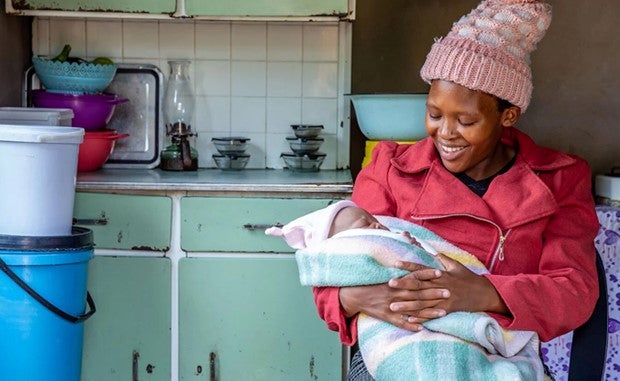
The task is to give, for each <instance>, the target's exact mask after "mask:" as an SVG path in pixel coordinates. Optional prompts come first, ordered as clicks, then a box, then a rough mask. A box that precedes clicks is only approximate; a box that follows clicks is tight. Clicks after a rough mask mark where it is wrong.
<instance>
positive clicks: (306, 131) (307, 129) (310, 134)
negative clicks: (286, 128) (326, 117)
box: [291, 124, 323, 138]
mask: <svg viewBox="0 0 620 381" xmlns="http://www.w3.org/2000/svg"><path fill="white" fill-rule="evenodd" d="M291 128H292V129H293V132H294V133H295V136H297V137H298V138H316V137H317V136H319V135H320V134H321V131H323V126H322V125H320V124H291Z"/></svg>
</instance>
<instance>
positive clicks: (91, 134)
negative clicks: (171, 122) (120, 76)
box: [31, 57, 128, 172]
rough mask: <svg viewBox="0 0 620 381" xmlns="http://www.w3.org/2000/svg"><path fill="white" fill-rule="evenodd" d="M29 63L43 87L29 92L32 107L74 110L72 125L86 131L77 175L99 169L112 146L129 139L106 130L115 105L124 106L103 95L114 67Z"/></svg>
mask: <svg viewBox="0 0 620 381" xmlns="http://www.w3.org/2000/svg"><path fill="white" fill-rule="evenodd" d="M32 63H33V67H34V70H35V73H36V74H37V77H38V78H39V81H40V82H41V84H42V85H43V87H44V89H41V90H33V91H32V93H31V98H32V104H33V105H34V106H35V107H41V108H61V109H71V110H73V121H72V125H73V126H74V127H81V128H83V129H84V130H85V134H84V142H83V143H82V144H81V145H80V149H79V155H78V171H80V172H83V171H92V170H96V169H99V168H101V166H103V164H104V163H105V161H106V160H107V159H108V158H109V157H110V154H111V153H112V150H113V149H114V142H115V141H116V140H118V139H121V138H124V137H126V136H128V135H127V134H121V135H119V134H117V133H116V131H114V130H107V129H106V126H107V124H108V123H109V122H110V119H111V118H112V115H113V114H114V109H115V107H116V105H118V104H120V103H124V102H127V99H124V98H120V97H118V96H117V95H116V94H109V93H104V92H103V91H104V90H105V89H106V88H107V87H108V85H109V84H110V82H112V80H113V79H114V75H115V74H116V68H117V66H116V65H115V64H111V63H106V64H99V63H93V62H86V61H83V60H80V61H78V62H76V61H69V60H65V61H59V60H57V59H50V58H44V57H33V59H32Z"/></svg>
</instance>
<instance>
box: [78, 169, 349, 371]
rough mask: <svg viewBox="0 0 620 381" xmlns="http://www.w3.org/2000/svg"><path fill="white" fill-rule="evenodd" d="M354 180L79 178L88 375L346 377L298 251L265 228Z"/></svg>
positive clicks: (260, 174)
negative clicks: (88, 237) (88, 249)
mask: <svg viewBox="0 0 620 381" xmlns="http://www.w3.org/2000/svg"><path fill="white" fill-rule="evenodd" d="M351 188H352V184H351V177H350V174H349V173H348V172H345V171H322V172H318V173H309V174H303V173H302V174H294V175H291V174H290V173H288V172H284V171H274V170H248V171H239V172H238V173H237V172H235V173H223V174H222V172H219V171H215V170H198V171H196V172H192V173H187V174H184V173H176V172H165V171H160V170H150V171H144V170H135V169H124V170H122V169H102V170H100V171H95V172H88V173H83V174H79V175H78V181H77V190H78V192H77V194H76V202H75V206H74V216H75V217H76V219H77V220H78V221H77V222H78V225H80V226H87V227H89V228H91V229H92V230H93V233H94V240H95V258H94V259H93V260H92V261H91V262H90V263H89V286H88V287H89V291H90V293H91V295H92V296H93V299H94V301H95V303H96V305H97V312H96V313H95V314H94V315H93V316H92V317H91V318H90V319H89V320H87V321H86V322H85V325H84V327H85V333H84V334H85V338H84V354H83V372H82V379H83V380H88V381H104V380H105V381H117V380H118V381H120V380H129V379H134V380H141V381H142V380H155V381H161V380H166V381H168V380H170V381H179V380H196V381H199V380H252V381H261V380H269V381H278V380H282V381H289V380H300V381H303V380H308V381H320V380H325V381H336V380H342V377H343V375H342V373H343V367H344V366H345V364H346V361H344V355H343V353H344V352H345V351H343V347H342V345H341V344H340V341H339V338H338V335H337V333H335V332H332V331H330V330H328V329H327V328H326V327H325V323H324V322H323V321H321V320H320V318H319V317H318V315H317V312H316V309H315V306H314V303H313V299H312V291H311V289H310V288H309V287H303V286H301V285H300V283H299V275H298V272H297V266H296V262H295V258H294V255H293V254H292V250H291V249H290V248H289V247H288V246H287V245H286V244H284V241H283V240H282V239H280V238H276V237H271V236H266V235H265V234H264V229H265V228H266V227H268V226H271V225H274V224H276V223H280V224H285V223H287V222H289V221H290V220H293V219H295V218H297V217H299V216H301V215H303V214H306V213H309V212H311V211H314V210H317V209H320V208H323V207H325V206H327V205H328V204H329V203H330V202H332V201H333V200H337V199H343V198H346V197H348V196H349V194H350V191H351ZM89 223H90V225H89Z"/></svg>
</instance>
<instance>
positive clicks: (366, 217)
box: [328, 206, 389, 237]
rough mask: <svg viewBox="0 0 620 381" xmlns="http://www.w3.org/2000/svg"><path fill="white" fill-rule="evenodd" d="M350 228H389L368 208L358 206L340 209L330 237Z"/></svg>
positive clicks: (333, 221) (334, 220)
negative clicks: (367, 209)
mask: <svg viewBox="0 0 620 381" xmlns="http://www.w3.org/2000/svg"><path fill="white" fill-rule="evenodd" d="M349 229H382V230H389V229H388V228H387V227H385V226H384V225H381V223H379V221H377V219H376V218H375V217H374V216H373V215H372V214H370V213H368V212H367V211H366V210H364V209H362V208H360V207H357V206H348V207H346V208H343V209H340V210H339V211H338V212H337V213H336V215H335V216H334V219H333V220H332V223H331V227H330V229H329V233H328V237H332V236H334V235H335V234H337V233H340V232H342V231H345V230H349Z"/></svg>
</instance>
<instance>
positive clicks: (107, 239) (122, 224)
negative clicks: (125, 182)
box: [73, 193, 172, 251]
mask: <svg viewBox="0 0 620 381" xmlns="http://www.w3.org/2000/svg"><path fill="white" fill-rule="evenodd" d="M73 215H74V217H75V219H76V225H78V226H84V227H87V228H89V229H91V230H92V231H93V235H94V239H95V247H96V248H98V249H128V250H154V251H166V250H168V248H169V247H170V234H171V233H170V227H171V221H172V200H171V199H170V198H169V197H164V196H137V195H119V194H103V193H77V194H76V195H75V207H74V211H73Z"/></svg>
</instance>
